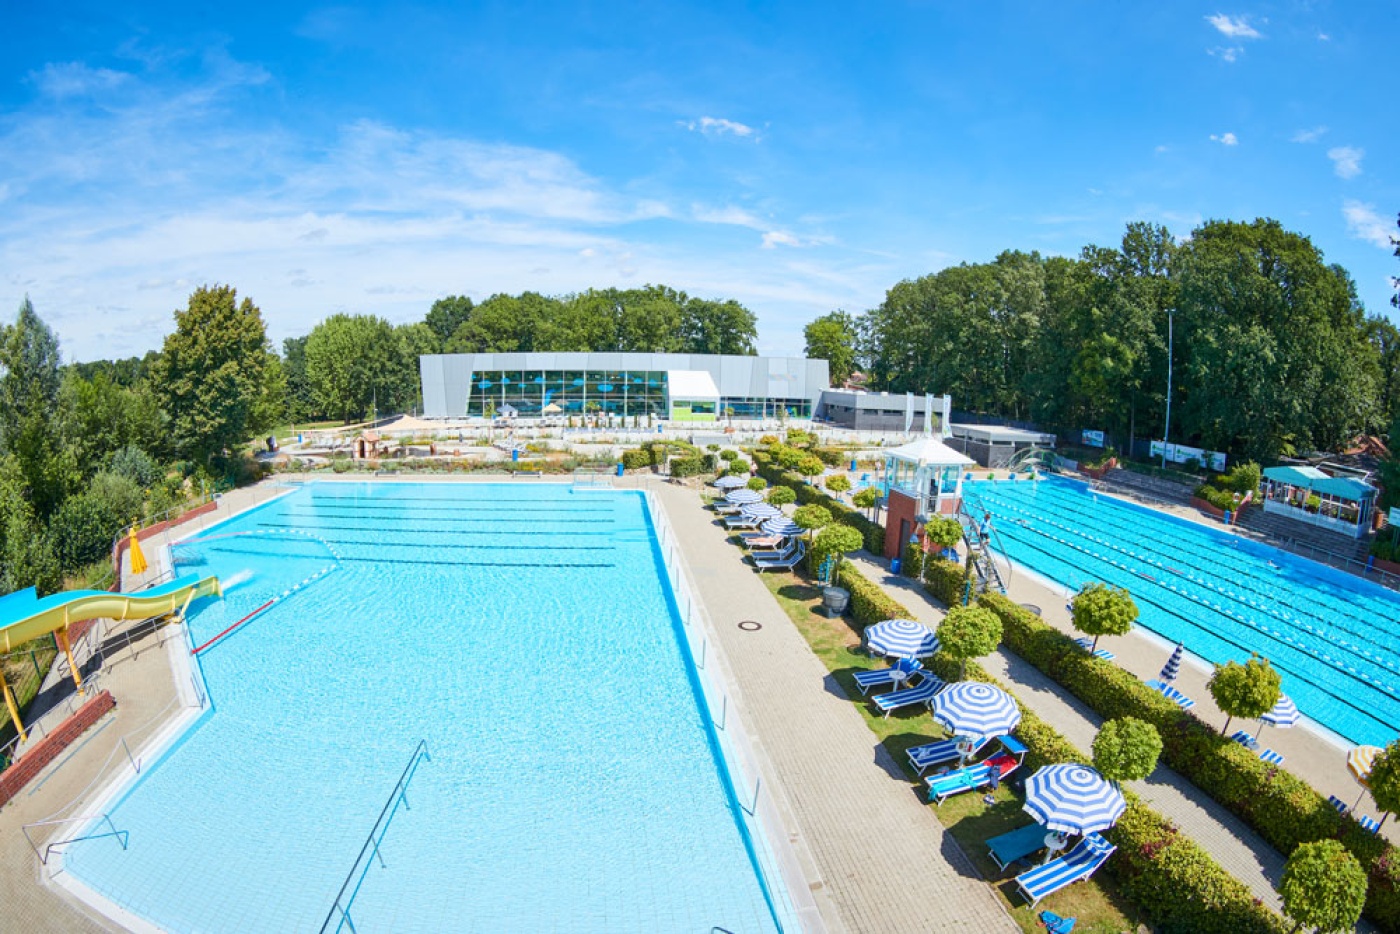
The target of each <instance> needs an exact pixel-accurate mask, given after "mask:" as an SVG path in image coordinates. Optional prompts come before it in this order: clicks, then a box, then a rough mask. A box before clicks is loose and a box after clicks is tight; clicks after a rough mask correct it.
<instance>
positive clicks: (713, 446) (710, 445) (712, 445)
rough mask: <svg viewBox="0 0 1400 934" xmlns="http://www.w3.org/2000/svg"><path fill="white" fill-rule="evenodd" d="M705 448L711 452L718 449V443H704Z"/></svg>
mask: <svg viewBox="0 0 1400 934" xmlns="http://www.w3.org/2000/svg"><path fill="white" fill-rule="evenodd" d="M705 450H707V451H710V452H712V453H713V452H715V451H718V450H719V445H718V444H707V445H705Z"/></svg>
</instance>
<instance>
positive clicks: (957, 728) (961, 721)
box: [931, 681, 1021, 739]
mask: <svg viewBox="0 0 1400 934" xmlns="http://www.w3.org/2000/svg"><path fill="white" fill-rule="evenodd" d="M931 706H932V709H933V719H935V720H937V721H938V722H939V723H941V724H943V726H944V727H946V728H947V730H948V732H950V733H952V734H953V735H954V736H965V737H967V738H969V739H978V738H981V737H984V736H1003V735H1005V734H1007V733H1010V732H1011V731H1012V730H1014V729H1016V725H1017V724H1018V723H1020V722H1021V711H1020V708H1018V707H1017V706H1016V702H1015V701H1014V700H1012V699H1011V695H1009V694H1007V693H1006V692H1005V691H1003V690H1002V689H1001V688H998V687H993V686H992V685H990V684H983V683H982V682H981V681H959V682H957V683H956V684H950V685H948V686H947V687H946V688H944V689H943V690H942V691H939V692H938V693H937V694H935V695H934V697H933V704H932V705H931Z"/></svg>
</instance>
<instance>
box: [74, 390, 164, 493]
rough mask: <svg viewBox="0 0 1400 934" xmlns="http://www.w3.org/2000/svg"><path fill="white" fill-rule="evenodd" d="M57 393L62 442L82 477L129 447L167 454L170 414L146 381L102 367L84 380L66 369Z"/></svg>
mask: <svg viewBox="0 0 1400 934" xmlns="http://www.w3.org/2000/svg"><path fill="white" fill-rule="evenodd" d="M59 398H60V410H61V416H60V424H61V432H62V437H63V445H64V447H65V448H67V449H68V450H69V451H71V452H72V453H73V459H74V462H75V464H76V466H77V468H78V471H79V473H80V474H81V475H82V476H91V475H92V474H93V473H94V472H95V471H97V470H98V469H100V468H101V467H102V465H103V464H104V463H106V462H107V460H108V459H109V458H111V457H112V456H113V455H114V454H115V453H116V452H117V451H120V450H122V449H123V448H126V447H129V446H130V447H137V448H140V449H141V450H143V451H146V452H149V453H152V454H155V455H159V456H168V454H169V453H170V444H169V436H170V416H169V415H167V414H166V413H165V412H164V411H163V410H162V409H161V407H160V402H159V401H158V400H157V399H156V394H155V392H154V391H153V389H152V387H151V385H150V383H149V381H142V382H139V383H136V384H134V385H133V386H129V387H128V386H123V385H121V384H120V383H117V382H116V381H114V380H113V379H112V377H111V376H110V375H109V374H108V373H106V372H103V371H98V372H96V373H95V374H94V375H93V377H92V378H91V379H84V378H83V377H82V376H80V375H79V374H78V372H77V371H76V370H75V369H72V368H70V369H69V370H68V371H67V372H66V373H64V376H63V385H62V388H61V389H60V390H59Z"/></svg>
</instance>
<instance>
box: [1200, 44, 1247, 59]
mask: <svg viewBox="0 0 1400 934" xmlns="http://www.w3.org/2000/svg"><path fill="white" fill-rule="evenodd" d="M1243 51H1244V49H1243V48H1241V47H1240V46H1238V45H1230V46H1216V47H1215V48H1212V49H1206V54H1207V55H1214V56H1216V57H1218V58H1220V59H1222V60H1223V61H1227V62H1234V61H1237V60H1238V59H1239V57H1240V53H1241V52H1243Z"/></svg>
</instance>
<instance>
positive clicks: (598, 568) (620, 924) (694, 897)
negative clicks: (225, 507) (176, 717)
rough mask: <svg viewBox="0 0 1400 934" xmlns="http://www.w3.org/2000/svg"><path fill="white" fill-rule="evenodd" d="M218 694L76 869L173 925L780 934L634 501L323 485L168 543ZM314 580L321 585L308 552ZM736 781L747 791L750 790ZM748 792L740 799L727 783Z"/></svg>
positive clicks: (781, 913) (564, 493) (776, 889)
mask: <svg viewBox="0 0 1400 934" xmlns="http://www.w3.org/2000/svg"><path fill="white" fill-rule="evenodd" d="M174 555H175V557H176V560H177V569H178V570H179V571H181V572H189V571H198V572H201V573H215V574H218V575H219V576H220V578H221V579H222V580H223V581H224V582H225V587H226V593H225V598H224V599H223V600H211V601H207V602H206V603H204V604H203V605H202V606H199V607H198V608H197V612H192V613H191V616H190V624H191V635H192V637H193V640H194V642H195V643H196V644H199V643H202V642H204V641H205V640H207V639H210V638H211V637H213V636H215V635H216V634H217V633H219V632H220V631H222V630H223V629H225V628H226V627H227V626H229V625H230V624H231V623H233V622H234V621H236V620H238V619H239V618H241V617H242V616H244V615H245V614H247V613H248V612H250V611H252V610H254V609H255V608H257V607H259V606H261V605H262V604H264V603H265V602H266V601H267V600H269V599H271V598H273V597H276V596H277V595H279V594H281V593H283V592H285V591H286V590H288V589H289V588H293V587H295V586H296V585H297V584H299V583H301V582H303V581H306V580H308V579H312V578H314V580H313V582H312V583H310V584H308V585H306V586H304V587H302V588H301V589H299V590H296V591H295V592H294V593H292V594H291V595H290V596H289V597H286V598H283V599H281V600H279V601H278V602H277V603H275V604H274V605H273V606H272V607H271V608H269V609H267V610H266V611H265V612H263V613H261V614H259V615H257V616H255V617H254V618H253V619H252V620H250V621H249V622H248V623H247V624H245V625H244V626H242V627H240V628H239V629H237V630H235V631H234V632H233V633H232V634H231V635H229V636H227V637H225V638H224V639H222V640H220V641H219V642H217V643H215V644H214V645H213V646H212V647H211V648H209V649H207V650H205V651H203V652H202V653H201V654H200V655H199V663H200V665H201V666H202V669H203V675H204V678H205V681H206V683H207V685H208V691H209V695H210V698H211V700H212V702H213V707H212V711H211V712H209V713H207V714H206V715H205V716H204V717H202V718H201V720H200V721H199V723H198V724H197V726H196V727H195V728H194V729H193V730H191V731H190V732H189V733H188V734H186V736H185V737H184V738H183V739H182V740H181V741H180V742H179V744H178V745H177V746H176V747H175V748H174V749H173V750H172V751H171V752H170V753H169V754H168V755H167V756H166V757H165V758H164V760H163V761H161V762H160V763H159V764H158V765H156V766H155V767H154V768H151V767H148V768H146V769H145V770H144V771H143V773H142V775H141V777H140V780H139V781H138V782H137V783H136V784H135V785H134V787H133V788H131V789H130V790H129V791H127V792H126V793H125V794H124V796H123V797H122V798H121V800H120V801H119V802H118V803H117V805H116V807H115V809H114V810H113V811H112V817H113V820H114V821H115V823H116V825H117V826H118V827H119V828H120V829H122V830H125V831H129V833H130V837H129V848H128V849H127V850H125V851H124V850H122V849H121V847H120V846H118V845H117V844H116V843H115V842H114V841H113V840H111V839H101V840H92V841H87V842H84V843H80V844H74V845H72V846H70V847H69V848H68V850H67V853H66V856H65V868H66V870H67V871H68V872H69V873H71V874H72V875H74V876H75V877H76V878H77V879H78V880H79V881H81V882H82V883H83V884H85V885H86V886H88V887H90V888H91V889H93V890H95V891H96V892H98V893H100V894H102V895H103V896H105V897H107V898H109V899H110V900H111V901H113V902H116V903H117V904H119V905H121V906H124V907H125V908H127V909H128V910H130V911H132V912H134V913H136V914H137V915H140V916H141V917H143V918H146V919H149V920H150V921H152V922H153V923H155V924H157V925H159V926H161V927H163V928H165V929H168V930H174V931H194V930H198V931H230V932H232V931H238V932H247V931H297V932H304V931H315V930H319V929H320V928H321V925H322V922H323V921H324V920H325V919H326V917H327V915H328V912H329V911H330V909H331V907H332V904H333V902H334V900H335V899H336V895H337V892H338V891H339V890H340V888H341V885H342V883H343V882H344V880H345V878H346V875H347V873H348V872H349V871H350V870H351V867H352V865H353V864H354V861H355V859H356V855H357V853H359V851H360V849H361V845H362V844H363V843H364V841H365V837H366V835H367V834H368V833H369V832H370V829H371V827H372V826H373V825H374V823H375V820H376V817H377V816H378V815H379V813H380V810H381V808H382V807H383V806H384V804H385V801H386V799H387V798H388V796H389V794H390V792H391V790H392V789H393V787H394V784H395V781H396V780H397V779H398V777H399V775H400V773H401V772H402V771H403V769H404V767H405V765H406V764H407V762H408V761H409V758H410V756H411V754H412V753H413V751H414V749H415V747H416V746H417V744H418V743H419V741H420V740H426V742H427V746H428V750H429V755H430V757H431V759H430V761H424V762H423V763H422V764H421V765H420V766H419V768H418V771H417V773H416V775H415V776H414V778H413V780H412V783H411V785H410V786H409V788H408V801H409V804H410V805H411V809H409V810H402V811H399V812H398V813H397V814H396V816H395V817H394V819H393V823H392V825H391V827H390V829H389V831H388V833H387V835H386V837H385V840H384V844H383V847H382V852H383V857H384V861H385V868H381V867H380V866H379V865H378V864H375V865H373V867H372V868H371V869H370V871H369V872H368V874H367V875H366V876H365V881H364V886H363V888H362V889H361V891H360V892H359V895H358V899H357V900H356V902H355V905H354V921H355V924H356V926H357V927H358V928H359V930H361V931H395V932H402V931H447V930H452V931H468V930H492V931H498V930H570V931H592V930H606V931H657V930H693V931H709V930H710V929H711V927H712V926H719V927H722V928H725V929H728V930H731V931H735V932H740V931H773V930H778V929H781V927H783V926H784V925H786V924H788V921H787V920H786V916H787V911H788V908H787V907H784V906H786V905H787V904H788V903H787V901H786V896H785V895H784V893H783V892H782V891H781V883H780V882H779V881H778V880H777V879H774V878H769V877H767V876H766V875H765V874H764V872H763V871H762V870H761V869H760V866H761V865H763V864H764V863H765V860H764V858H763V857H762V856H761V853H762V851H763V843H762V841H761V840H759V839H756V837H755V836H751V834H750V832H749V830H748V829H747V825H746V822H745V820H744V819H743V815H742V814H741V812H740V810H739V802H738V800H737V798H736V792H735V790H734V789H733V788H731V786H730V782H729V778H728V772H727V771H726V769H725V766H724V763H723V761H722V759H721V757H720V755H719V751H718V750H719V746H718V743H717V741H716V734H715V732H714V729H713V725H712V723H711V722H710V720H709V718H708V716H707V715H706V714H705V713H704V708H703V703H702V701H701V698H700V693H699V692H700V690H701V688H700V685H699V682H698V680H697V678H696V672H695V668H694V663H693V660H692V659H691V658H690V657H689V655H688V651H687V649H686V648H685V639H684V637H683V635H682V633H681V632H680V627H681V623H680V621H679V619H678V616H677V613H676V611H675V606H674V602H673V599H672V597H671V594H670V589H669V587H668V586H667V584H666V583H665V580H666V572H665V570H664V567H663V565H662V564H661V562H660V553H659V551H658V549H657V546H656V540H655V536H654V533H653V530H652V528H651V524H650V519H649V517H648V515H647V511H646V506H645V502H644V500H643V499H642V496H641V495H640V494H638V493H632V492H613V491H585V490H574V489H571V488H570V487H569V486H567V485H552V484H550V485H544V484H541V485H530V486H524V485H506V484H410V483H385V484H377V485H369V484H342V483H325V484H316V485H311V486H307V487H304V488H301V489H298V490H297V491H295V492H293V493H291V494H289V495H288V496H286V497H283V498H281V499H278V500H276V501H274V502H272V503H269V504H268V505H266V506H264V507H260V508H258V509H256V510H253V511H251V512H248V513H245V514H243V515H241V516H239V517H236V518H235V519H233V520H231V521H229V522H228V523H225V524H224V525H222V526H218V527H216V528H214V529H212V530H210V531H209V532H207V533H202V534H201V535H200V536H199V537H198V538H197V539H195V540H194V541H193V542H192V543H191V544H188V545H183V546H176V548H175V549H174ZM318 573H319V574H320V576H319V577H317V576H316V575H317V574H318ZM750 790H751V789H750ZM738 794H740V795H742V794H743V792H738Z"/></svg>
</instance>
